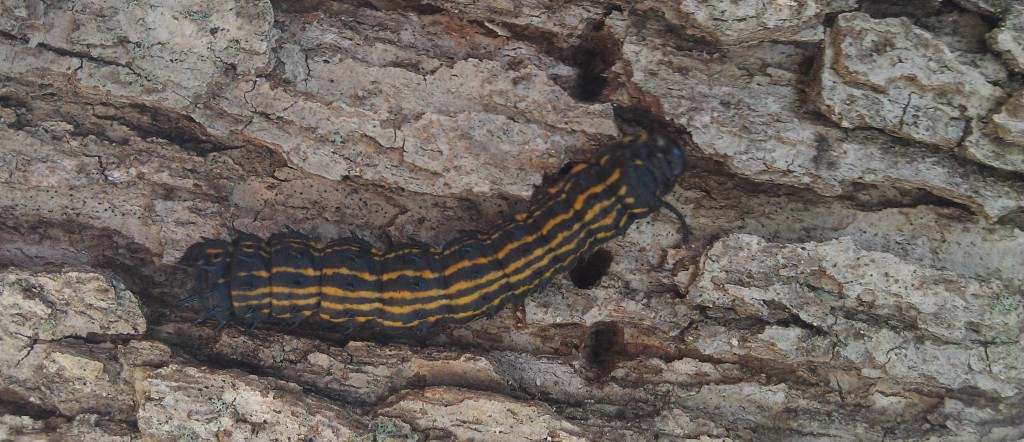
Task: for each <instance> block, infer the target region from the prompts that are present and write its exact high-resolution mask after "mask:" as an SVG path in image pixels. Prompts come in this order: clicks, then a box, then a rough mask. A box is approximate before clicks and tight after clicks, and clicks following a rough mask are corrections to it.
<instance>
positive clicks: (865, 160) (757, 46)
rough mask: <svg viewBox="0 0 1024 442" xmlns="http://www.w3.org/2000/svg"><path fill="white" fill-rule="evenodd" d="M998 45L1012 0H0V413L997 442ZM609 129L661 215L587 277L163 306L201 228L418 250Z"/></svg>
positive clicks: (425, 430) (1015, 61) (178, 294)
mask: <svg viewBox="0 0 1024 442" xmlns="http://www.w3.org/2000/svg"><path fill="white" fill-rule="evenodd" d="M1022 73H1024V6H1021V5H1019V4H1018V3H1016V2H1011V1H1004V2H1000V1H991V0H990V1H981V0H956V1H953V2H950V1H940V0H920V1H913V2H902V3H900V4H898V5H895V4H891V3H890V2H882V1H869V0H864V1H860V2H858V1H856V0H794V1H776V2H763V1H753V0H738V1H729V2H725V1H722V2H703V1H691V0H683V1H679V2H665V1H661V0H650V1H643V2H636V3H628V2H627V3H621V2H610V1H584V2H569V3H563V2H549V1H527V2H512V3H508V2H498V1H484V2H462V1H454V0H424V1H421V2H412V1H404V0H396V1H368V2H328V1H307V2H278V3H274V2H267V1H259V0H253V1H245V2H232V1H223V0H204V1H199V0H194V1H181V2H171V3H167V2H150V1H147V0H129V1H124V2H107V1H99V0H88V1H78V2H61V1H43V0H27V1H20V0H3V1H0V209H2V210H0V265H3V268H4V270H3V271H2V272H0V306H2V308H3V310H4V311H5V314H3V315H0V379H2V384H0V439H4V440H8V439H10V440H37V439H40V438H55V439H73V440H395V441H398V440H562V441H569V440H666V441H668V440H690V439H701V440H707V439H712V440H797V439H799V440H812V439H813V440H883V439H884V440H923V439H931V440H988V441H1003V440H1020V439H1022V438H1024V426H1022V424H1021V423H1022V422H1024V343H1022V329H1024V301H1022V297H1024V290H1022V286H1024V266H1022V265H1021V262H1022V260H1021V257H1022V256H1024V232H1022V228H1024V217H1022V214H1024V179H1022V178H1024V136H1022V135H1021V134H1024V95H1022V92H1021V91H1022V90H1024V82H1022V80H1021V79H1022ZM637 128H655V129H659V130H664V131H668V132H669V133H673V134H676V135H680V136H681V135H683V134H689V135H690V136H692V142H691V143H689V144H688V147H687V148H688V152H687V154H688V156H689V160H690V168H689V170H688V171H687V172H686V173H685V174H684V176H683V177H682V178H681V179H680V180H679V182H678V184H677V186H676V188H675V190H674V191H673V192H672V193H671V194H670V195H669V196H668V197H667V200H668V201H669V202H671V203H672V204H673V205H675V206H677V207H679V208H680V209H681V210H682V212H683V213H684V214H685V215H686V217H687V218H688V221H689V224H690V229H691V230H692V231H693V237H692V238H690V241H689V242H687V243H684V242H683V241H682V238H681V235H680V231H681V230H680V226H679V224H678V222H677V221H676V219H675V218H674V217H673V216H672V214H671V213H668V212H665V213H659V214H655V215H653V216H651V217H650V218H647V219H645V220H643V221H640V222H638V223H636V224H635V225H634V226H633V227H632V228H631V229H630V230H629V231H628V232H627V233H626V234H625V235H624V236H623V237H621V238H619V239H617V240H615V241H613V242H611V243H609V244H608V245H607V246H605V247H604V251H603V252H602V256H603V257H604V258H608V257H610V259H611V264H610V267H609V268H608V269H607V270H603V269H600V268H599V269H597V270H596V272H597V275H596V276H597V277H598V278H599V282H598V284H597V285H596V286H594V287H592V288H580V287H577V285H576V284H574V282H573V281H572V280H570V278H568V277H559V278H557V279H556V280H555V281H554V282H553V283H552V284H551V285H550V286H548V287H547V288H545V289H544V290H542V291H540V292H538V293H535V294H533V295H532V296H531V297H529V298H528V299H527V300H526V301H525V303H524V304H523V305H519V306H515V307H513V308H506V309H505V310H504V311H502V312H501V313H500V314H498V315H497V316H496V317H494V318H489V319H482V320H479V321H475V322H472V323H470V324H466V325H461V326H445V327H441V328H439V329H437V330H433V331H431V332H428V333H423V334H408V335H401V336H392V337H383V336H375V335H372V334H366V333H363V334H356V335H350V334H345V333H343V332H341V331H339V330H335V329H332V328H330V327H326V326H318V325H304V326H302V327H299V328H297V329H294V330H291V329H288V328H287V327H283V326H276V325H270V326H266V327H260V328H257V329H255V330H246V329H244V328H242V327H240V326H238V325H234V324H232V325H231V326H229V327H227V328H225V329H222V330H215V329H214V326H215V324H213V323H212V322H203V323H198V324H196V323H194V321H195V319H196V318H197V317H198V312H196V311H193V310H191V309H190V308H187V307H179V306H178V305H177V304H176V303H175V301H176V300H177V299H180V298H183V297H185V296H187V295H189V294H190V290H191V268H189V266H188V265H187V264H188V256H187V255H188V253H189V247H190V246H192V245H193V244H195V243H197V242H200V241H202V240H203V239H204V238H215V239H229V238H231V237H233V236H234V235H236V234H237V233H238V232H248V233H253V234H257V235H260V236H262V237H267V236H269V235H270V234H272V233H274V232H278V231H282V230H285V229H286V228H293V229H296V230H298V231H301V232H304V233H307V234H309V235H311V236H313V237H315V238H318V239H322V240H329V239H333V238H337V237H342V236H350V235H352V234H356V235H358V236H360V237H363V238H366V239H368V240H369V241H371V242H372V243H375V244H377V245H379V246H381V247H386V246H387V245H388V244H390V243H391V242H396V243H397V242H405V241H423V242H426V243H430V244H438V245H439V244H443V243H444V242H445V241H446V240H448V239H451V238H454V237H456V236H458V235H459V234H460V233H461V232H463V231H465V230H474V229H475V230H486V229H488V228H491V227H492V226H494V225H495V224H497V223H498V222H500V221H501V220H503V219H506V218H508V217H509V216H511V215H512V214H515V213H518V212H521V211H523V210H524V209H525V208H526V207H527V205H528V202H529V198H530V195H531V194H532V192H533V191H534V189H536V188H537V187H538V186H540V185H541V184H542V182H544V180H545V178H546V177H547V178H550V177H553V176H555V175H556V174H557V173H558V171H559V169H560V168H562V167H563V166H564V165H565V164H567V163H570V162H573V161H581V160H587V159H589V158H590V156H591V155H592V153H593V152H594V151H595V149H596V148H597V147H599V146H600V145H602V144H604V143H607V142H610V141H612V140H614V139H616V138H618V137H619V136H621V135H622V134H624V133H627V132H629V131H632V130H634V129H637ZM683 139H685V137H684V138H683ZM598 267H600V266H598ZM579 285H584V284H579Z"/></svg>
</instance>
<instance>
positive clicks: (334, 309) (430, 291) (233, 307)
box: [192, 133, 684, 331]
mask: <svg viewBox="0 0 1024 442" xmlns="http://www.w3.org/2000/svg"><path fill="white" fill-rule="evenodd" d="M683 168H684V159H683V152H682V148H681V146H680V145H679V144H678V143H677V142H676V141H675V140H673V139H671V138H669V137H666V136H661V135H650V136H649V135H647V134H646V133H641V134H638V135H635V136H628V137H625V138H623V139H621V140H619V141H617V142H615V143H613V144H610V145H608V146H606V147H604V148H603V149H601V150H600V151H599V152H598V153H597V155H596V156H595V159H594V161H593V162H588V163H580V164H577V165H575V166H574V167H573V168H572V169H571V170H570V171H569V172H568V173H567V174H565V175H564V176H563V177H561V179H559V180H558V181H557V182H555V183H554V184H552V185H551V186H549V187H547V188H546V189H543V190H542V191H539V192H537V193H536V195H535V198H534V200H533V201H532V202H531V205H530V209H529V210H527V211H526V212H524V213H521V214H519V215H517V216H515V217H513V218H512V219H510V220H508V221H507V222H505V223H503V224H502V225H500V226H498V227H497V228H494V229H493V230H491V231H488V232H480V233H471V234H466V235H463V236H459V237H457V238H455V239H453V240H451V241H449V242H448V243H447V244H445V245H444V246H443V247H441V248H431V247H428V246H420V245H413V244H408V245H401V246H398V247H396V248H395V249H394V250H391V251H381V250H378V249H376V248H374V247H373V246H372V245H371V244H369V243H367V242H365V241H363V240H360V239H358V238H341V239H337V240H334V241H331V242H329V243H327V244H326V245H322V244H318V243H317V242H315V241H313V240H311V239H310V238H308V237H306V236H305V235H302V234H300V233H298V232H294V231H289V232H284V233H278V234H275V235H273V236H271V238H270V239H269V241H264V240H262V239H261V238H259V237H256V236H254V235H248V234H245V235H242V236H239V237H238V238H235V240H234V241H232V242H228V241H208V242H206V243H203V244H202V255H201V262H200V265H199V266H198V270H197V273H196V286H197V287H196V288H197V290H198V291H199V293H200V294H199V295H195V296H193V297H192V299H194V300H198V301H199V303H200V305H201V306H202V308H203V310H204V318H206V317H214V318H217V320H218V321H219V322H220V324H221V325H223V324H224V323H226V322H227V321H228V320H229V319H230V318H231V317H234V318H237V319H239V320H241V321H243V322H249V323H260V322H262V321H264V320H266V319H269V318H277V319H281V320H284V321H288V322H292V323H294V324H298V323H299V322H301V321H304V320H306V319H308V318H315V319H317V320H320V321H324V322H326V323H329V324H336V325H338V326H342V327H347V328H356V327H366V326H372V327H377V328H379V329H385V330H388V331H395V330H405V329H411V328H417V329H423V328H427V327H430V326H432V325H436V324H440V323H462V322H468V321H471V320H473V319H477V318H480V317H485V316H491V315H493V314H494V313H496V312H498V311H499V310H500V309H501V308H502V307H504V306H505V305H506V304H508V303H510V302H512V301H514V300H518V299H522V298H523V297H524V296H526V295H527V294H529V293H531V292H533V291H535V290H537V289H539V288H540V287H543V286H544V285H545V284H546V283H547V282H548V281H550V280H551V278H552V277H554V276H555V275H558V274H561V273H562V272H565V271H566V270H568V269H570V268H572V266H573V265H575V263H576V262H577V261H578V260H579V259H581V258H582V257H585V256H587V255H589V254H590V253H592V252H593V251H594V250H596V249H597V247H599V246H600V245H602V244H604V243H606V242H607V241H609V240H611V239H612V238H615V237H616V236H619V235H621V234H623V233H624V232H625V231H626V230H627V229H628V228H629V226H630V225H631V224H632V223H633V222H634V221H636V220H637V219H640V218H643V217H645V216H648V215H649V214H650V213H652V212H653V211H655V210H657V209H658V208H660V207H662V204H663V203H662V200H661V197H662V196H664V195H665V194H666V193H667V192H669V191H670V190H671V189H672V187H673V186H674V183H675V181H676V178H677V177H678V176H679V175H680V174H681V173H682V172H683ZM673 213H676V214H677V215H678V211H674V212H673Z"/></svg>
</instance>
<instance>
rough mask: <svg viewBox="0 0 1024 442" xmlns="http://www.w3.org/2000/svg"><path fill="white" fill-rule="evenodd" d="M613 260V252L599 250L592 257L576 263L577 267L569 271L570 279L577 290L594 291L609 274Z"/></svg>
mask: <svg viewBox="0 0 1024 442" xmlns="http://www.w3.org/2000/svg"><path fill="white" fill-rule="evenodd" d="M613 258H614V256H612V253H611V252H609V251H607V250H605V249H597V251H596V252H594V253H593V254H592V255H590V256H588V257H586V258H584V259H583V260H582V261H580V262H578V263H576V266H575V267H573V268H572V270H570V271H569V279H570V280H572V283H573V285H575V286H576V287H577V288H581V289H584V290H589V289H592V288H594V287H596V286H597V284H598V283H600V282H601V278H603V277H604V275H607V274H608V269H609V268H611V266H612V260H613Z"/></svg>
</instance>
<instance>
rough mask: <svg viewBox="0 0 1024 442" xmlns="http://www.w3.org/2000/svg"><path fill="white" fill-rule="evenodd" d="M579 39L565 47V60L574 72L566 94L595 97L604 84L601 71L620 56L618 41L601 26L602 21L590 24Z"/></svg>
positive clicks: (599, 94)
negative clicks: (575, 71)
mask: <svg viewBox="0 0 1024 442" xmlns="http://www.w3.org/2000/svg"><path fill="white" fill-rule="evenodd" d="M580 42H581V43H580V44H579V45H578V46H576V47H574V48H572V49H571V50H570V51H569V54H568V57H567V58H568V60H567V62H568V64H570V65H571V66H573V67H575V68H576V70H577V72H578V73H577V75H576V81H575V82H574V83H573V85H572V89H570V90H569V95H571V96H572V97H573V98H575V99H577V100H580V101H597V100H599V99H600V98H601V94H602V93H603V92H604V90H605V88H607V87H608V77H607V76H606V75H605V72H606V71H607V70H608V69H609V68H611V67H612V66H613V65H615V62H616V61H617V60H618V59H619V58H621V57H622V45H621V43H620V42H619V40H618V39H616V38H615V35H614V34H613V33H612V32H611V31H609V30H608V29H606V28H605V25H604V21H599V22H596V23H595V24H593V25H591V26H590V29H589V30H588V31H587V32H586V33H584V35H582V36H580Z"/></svg>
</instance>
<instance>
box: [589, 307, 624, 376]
mask: <svg viewBox="0 0 1024 442" xmlns="http://www.w3.org/2000/svg"><path fill="white" fill-rule="evenodd" d="M623 339H624V338H623V332H622V326H620V325H619V324H617V323H614V322H608V321H604V322H598V323H596V324H594V325H593V326H591V327H590V330H589V331H588V332H587V337H586V339H584V341H583V357H584V358H585V360H586V361H587V364H588V365H590V366H591V367H592V368H593V369H595V370H597V371H598V373H599V374H600V375H601V376H605V375H607V374H608V373H611V371H612V370H613V369H614V368H615V361H616V357H617V356H618V355H619V353H621V351H622V347H623V345H624V344H623Z"/></svg>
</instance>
